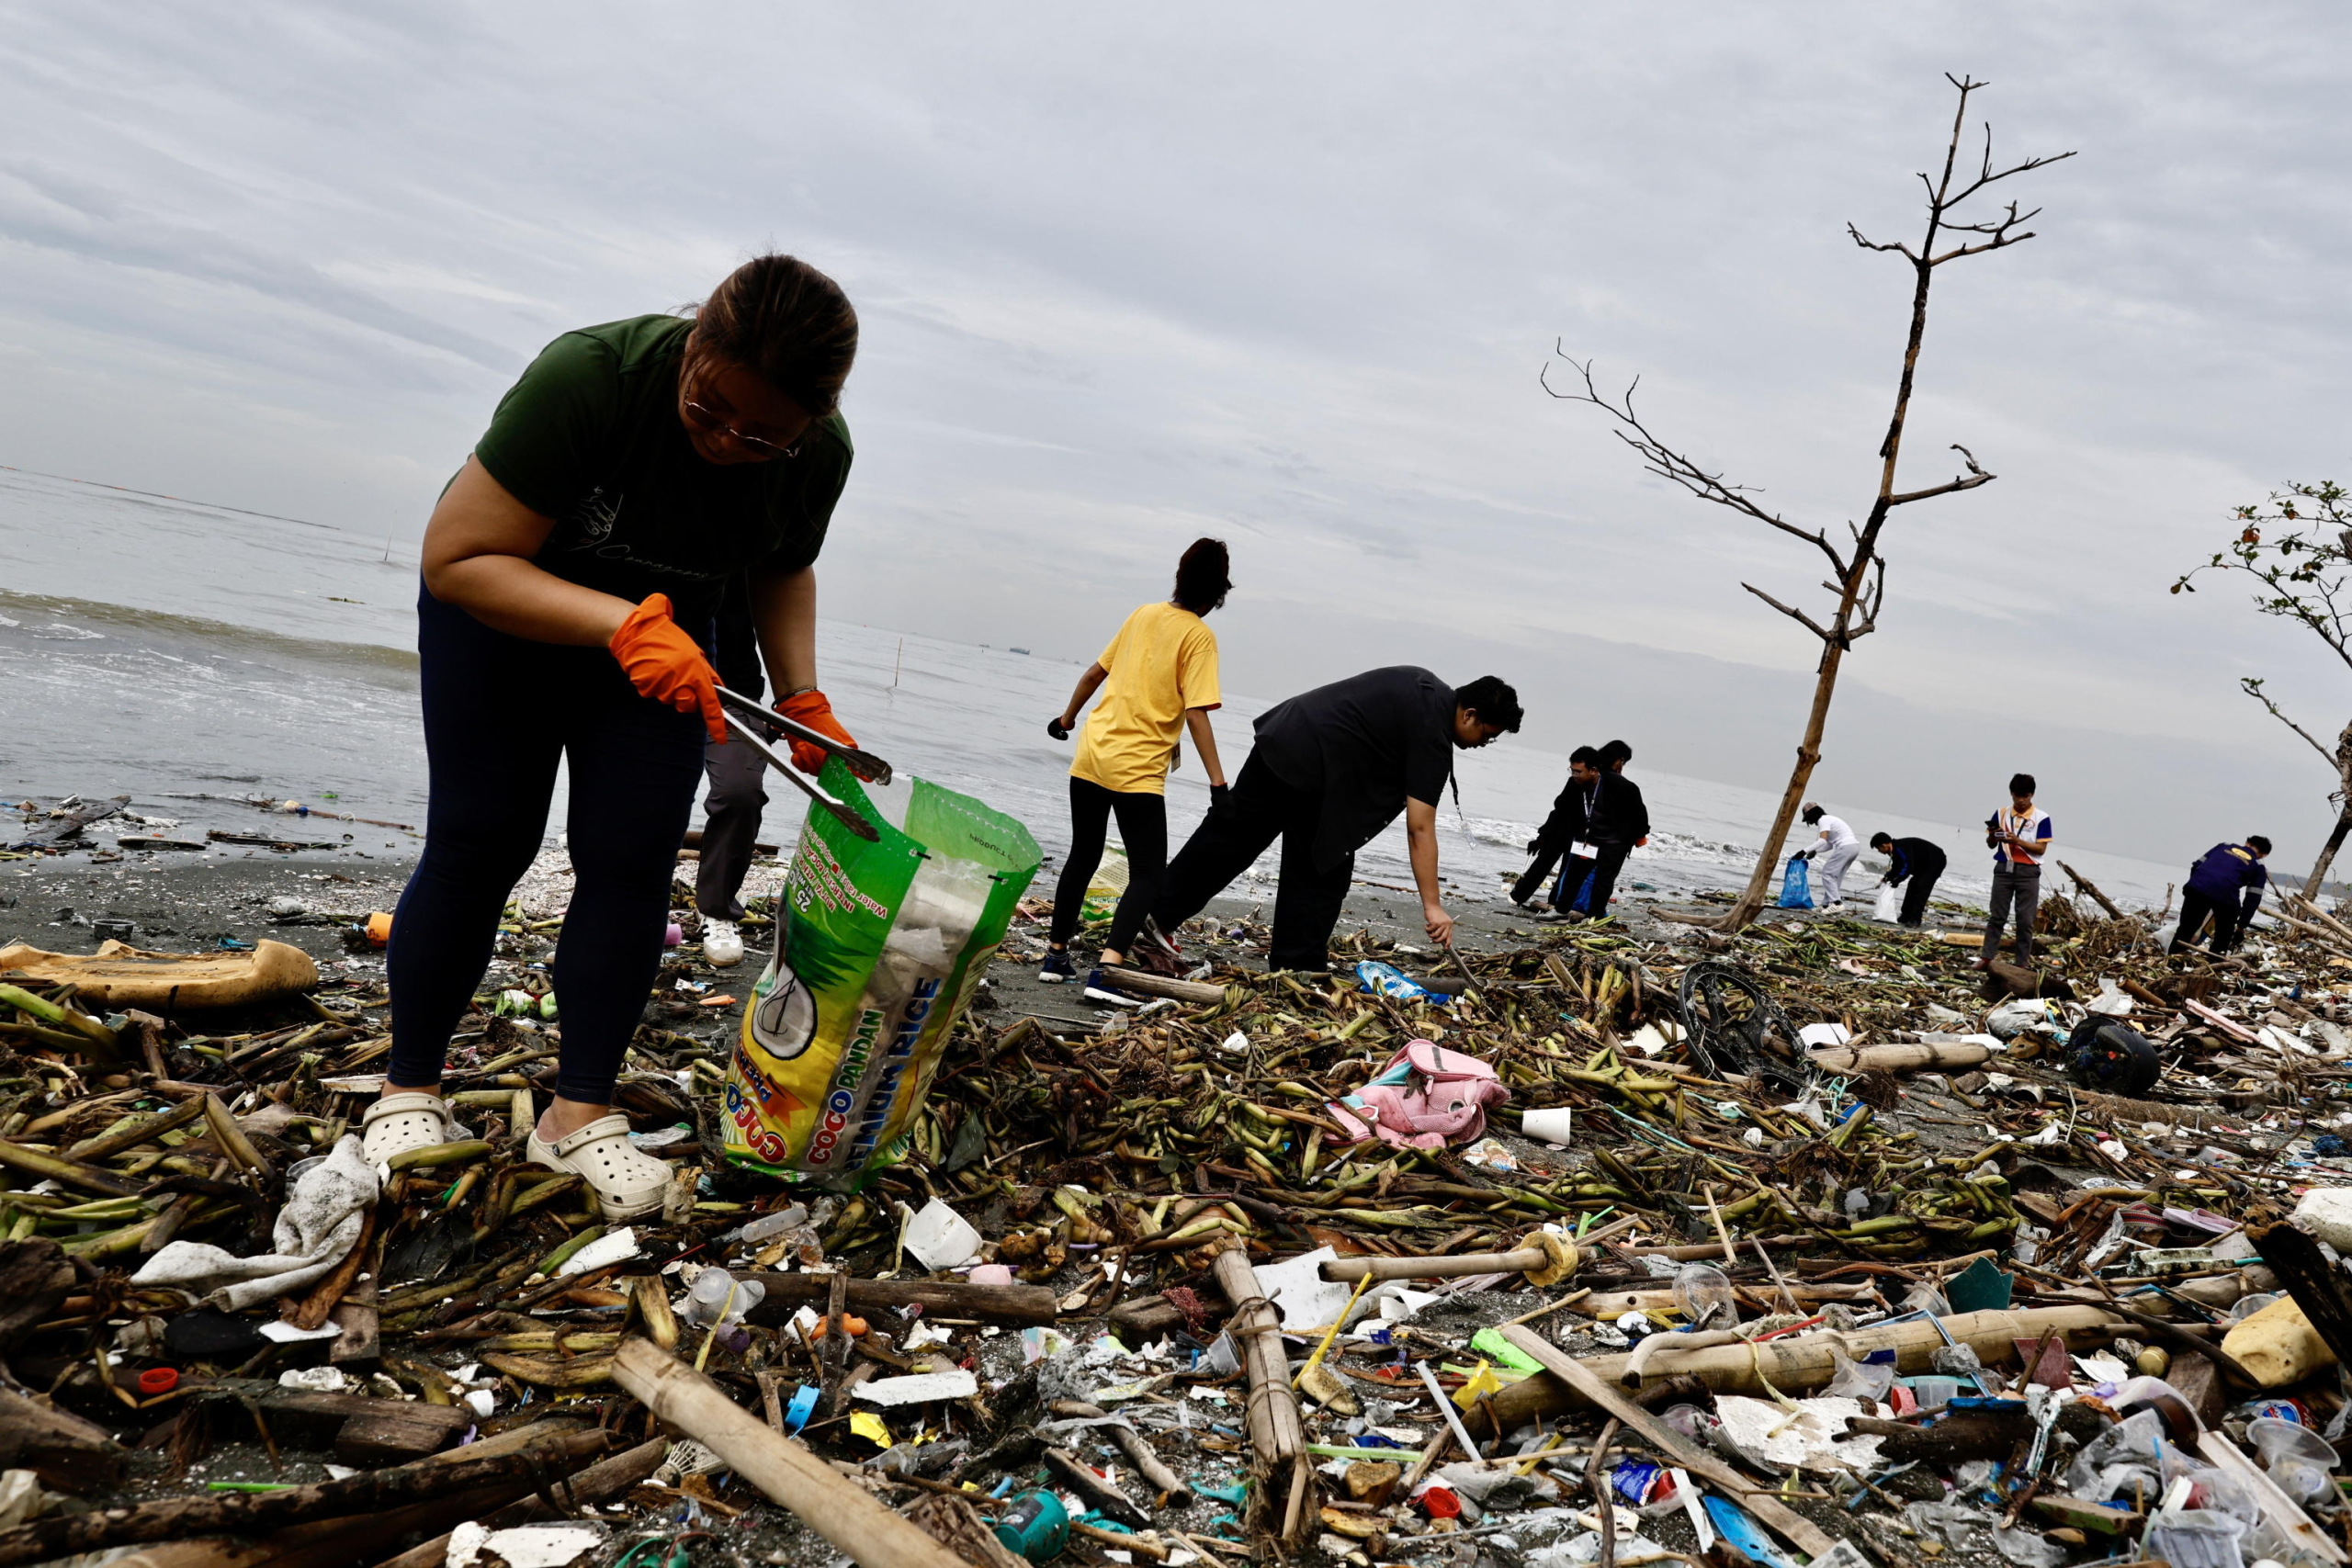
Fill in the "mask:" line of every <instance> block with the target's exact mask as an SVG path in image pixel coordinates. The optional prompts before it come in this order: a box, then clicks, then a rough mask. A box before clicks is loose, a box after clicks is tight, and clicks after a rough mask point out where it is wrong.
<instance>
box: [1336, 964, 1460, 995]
mask: <svg viewBox="0 0 2352 1568" xmlns="http://www.w3.org/2000/svg"><path fill="white" fill-rule="evenodd" d="M1356 984H1357V986H1358V987H1361V988H1362V989H1363V990H1364V991H1366V992H1368V993H1369V994H1371V995H1373V996H1375V997H1386V998H1388V999H1389V1000H1390V1001H1392V1002H1434V1003H1436V1004H1437V1005H1438V1006H1439V1007H1446V1006H1450V1005H1451V1004H1452V1003H1453V998H1452V997H1449V996H1447V995H1446V994H1445V993H1444V992H1443V991H1432V990H1430V988H1429V987H1427V986H1424V985H1422V984H1421V983H1420V982H1419V981H1418V980H1416V979H1414V978H1413V977H1412V976H1409V975H1408V974H1406V973H1405V972H1404V971H1403V970H1401V969H1399V968H1397V966H1396V965H1395V964H1376V963H1374V962H1373V961H1372V960H1371V959H1369V958H1367V959H1365V960H1363V962H1362V963H1360V964H1357V965H1356Z"/></svg>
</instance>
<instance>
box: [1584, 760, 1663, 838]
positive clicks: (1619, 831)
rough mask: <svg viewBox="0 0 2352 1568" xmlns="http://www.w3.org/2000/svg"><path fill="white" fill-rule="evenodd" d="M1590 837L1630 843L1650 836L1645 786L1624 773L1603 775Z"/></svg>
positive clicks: (1590, 828) (1589, 832)
mask: <svg viewBox="0 0 2352 1568" xmlns="http://www.w3.org/2000/svg"><path fill="white" fill-rule="evenodd" d="M1587 836H1588V837H1589V838H1590V839H1591V840H1592V841H1593V842H1594V843H1596V844H1624V845H1627V846H1631V845H1634V844H1636V843H1639V842H1640V841H1641V840H1644V839H1646V838H1648V837H1649V836H1650V808H1649V807H1648V805H1647V804H1646V803H1645V802H1644V800H1643V799H1642V786H1641V785H1639V784H1635V783H1634V781H1633V780H1631V779H1629V778H1627V777H1626V776H1625V775H1624V774H1623V773H1603V774H1601V775H1600V805H1599V806H1598V807H1595V809H1594V811H1593V814H1592V821H1591V823H1590V824H1589V827H1588V829H1587Z"/></svg>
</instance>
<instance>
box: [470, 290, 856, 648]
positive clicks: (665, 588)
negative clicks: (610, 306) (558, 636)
mask: <svg viewBox="0 0 2352 1568" xmlns="http://www.w3.org/2000/svg"><path fill="white" fill-rule="evenodd" d="M693 325H694V323H693V322H691V321H680V320H678V319H677V318H676V317H673V316H639V317H635V318H633V319H631V320H629V321H610V322H607V323H605V325H603V326H600V327H584V328H582V329H581V330H580V331H578V332H573V333H564V334H563V335H562V336H561V337H560V338H558V339H556V340H555V341H554V342H553V343H551V344H548V346H547V347H546V348H545V349H543V350H541V351H540V353H539V356H538V358H537V359H535V360H533V361H532V362H531V366H530V368H528V369H526V370H525V371H524V372H523V378H522V379H521V380H519V381H517V382H515V385H514V386H513V387H512V388H510V389H508V390H507V393H506V396H505V397H503V398H502V399H500V400H499V404H498V412H496V413H494V414H492V416H491V421H490V428H489V429H488V430H486V431H484V432H483V433H482V437H481V440H480V441H478V442H476V443H475V444H474V457H475V458H476V459H477V460H478V461H479V462H480V463H481V466H482V468H483V469H484V470H485V471H486V472H488V473H489V475H490V477H491V478H492V479H496V480H497V481H498V482H499V484H500V485H502V486H503V487H504V488H505V490H506V492H507V493H508V494H510V495H512V496H513V497H514V498H515V500H517V501H519V502H522V503H523V504H524V505H525V506H527V507H529V508H530V509H531V510H532V511H534V512H536V513H539V514H540V515H541V516H544V517H552V518H553V519H555V528H554V530H553V531H552V532H551V533H549V534H548V541H547V543H546V544H544V545H542V546H540V547H539V553H538V554H537V556H536V557H534V560H535V562H536V563H537V565H538V566H539V567H540V568H541V569H542V570H546V571H548V572H551V573H553V574H554V575H555V576H557V577H560V578H562V579H563V580H564V581H568V582H577V583H579V584H581V585H582V587H586V588H594V589H596V590H597V591H598V592H605V593H611V594H615V595H616V596H618V597H620V598H623V599H626V600H628V602H629V603H630V604H639V603H641V602H642V601H643V600H644V598H645V596H646V595H647V594H649V593H655V592H660V593H666V594H668V595H669V596H670V603H671V605H672V607H673V612H674V615H675V618H676V620H677V622H678V624H679V625H680V626H685V627H689V628H692V627H696V626H702V625H703V624H704V623H706V622H707V620H708V619H709V618H710V616H711V615H713V614H714V613H715V612H716V611H717V610H718V599H719V593H720V591H721V590H722V589H723V588H724V587H725V586H726V583H727V579H728V578H729V576H731V575H733V574H734V573H736V572H739V571H741V570H744V569H746V568H750V569H752V570H765V571H777V572H786V573H790V572H796V571H798V570H801V569H802V568H804V567H806V566H808V565H809V563H810V562H812V561H814V560H815V559H816V558H817V552H818V551H819V550H820V549H821V548H822V547H824V543H825V530H826V528H827V526H828V525H829V524H830V523H831V519H832V515H833V507H834V504H835V502H838V501H839V500H840V499H841V493H842V486H843V485H844V484H845V483H846V482H847V481H848V479H849V468H850V460H851V456H852V454H851V449H850V441H849V426H848V425H846V424H844V423H842V419H841V416H840V415H839V414H831V415H828V416H827V417H826V418H824V419H822V420H820V421H819V422H818V423H816V424H815V425H814V426H812V427H811V428H810V430H809V434H807V435H806V436H805V437H803V438H802V440H801V443H800V451H799V456H797V457H778V458H776V459H775V460H774V461H772V462H766V463H726V464H722V463H710V462H706V461H704V460H703V458H702V457H700V456H699V455H698V454H696V452H695V449H694V443H693V441H692V439H691V438H689V437H688V435H687V434H686V428H685V425H684V423H681V422H680V420H679V417H678V367H679V362H680V359H681V356H682V355H683V353H684V348H685V342H686V334H687V333H688V332H689V331H690V330H691V329H692V328H693Z"/></svg>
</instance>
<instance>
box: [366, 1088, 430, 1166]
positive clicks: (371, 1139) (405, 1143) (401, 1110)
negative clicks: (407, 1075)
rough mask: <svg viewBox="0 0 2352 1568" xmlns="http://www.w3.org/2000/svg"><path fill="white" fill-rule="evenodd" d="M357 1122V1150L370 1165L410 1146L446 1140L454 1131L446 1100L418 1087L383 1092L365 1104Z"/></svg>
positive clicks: (410, 1147) (426, 1146)
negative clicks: (359, 1130)
mask: <svg viewBox="0 0 2352 1568" xmlns="http://www.w3.org/2000/svg"><path fill="white" fill-rule="evenodd" d="M359 1125H360V1128H361V1134H362V1135H361V1139H360V1145H359V1153H360V1156H361V1157H363V1158H364V1159H366V1160H367V1162H368V1164H369V1165H371V1166H373V1165H381V1164H383V1163H384V1162H385V1161H386V1160H388V1159H390V1158H391V1157H392V1156H394V1155H397V1154H404V1153H406V1152H407V1151H408V1150H410V1149H429V1148H431V1147H433V1146H434V1145H435V1144H446V1143H447V1142H448V1141H449V1140H450V1138H451V1136H452V1135H453V1134H451V1132H450V1125H451V1123H450V1121H449V1102H448V1101H447V1100H444V1099H442V1098H441V1097H440V1096H439V1095H437V1094H427V1093H426V1092H425V1091H424V1090H423V1089H411V1090H408V1091H407V1092H406V1093H402V1094H388V1095H385V1096H384V1097H383V1098H382V1099H380V1100H377V1101H376V1103H375V1104H373V1105H371V1106H369V1107H368V1110H367V1112H366V1114H364V1115H362V1116H361V1117H360V1118H359Z"/></svg>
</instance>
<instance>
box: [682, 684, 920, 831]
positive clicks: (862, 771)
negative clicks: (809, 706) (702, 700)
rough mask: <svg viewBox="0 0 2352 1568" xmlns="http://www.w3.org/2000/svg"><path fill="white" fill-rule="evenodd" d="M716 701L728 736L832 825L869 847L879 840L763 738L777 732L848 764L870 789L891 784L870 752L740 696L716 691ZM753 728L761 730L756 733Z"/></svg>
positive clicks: (846, 805) (723, 689)
mask: <svg viewBox="0 0 2352 1568" xmlns="http://www.w3.org/2000/svg"><path fill="white" fill-rule="evenodd" d="M718 701H719V705H721V706H722V707H724V708H725V709H726V710H727V714H726V718H727V728H729V729H731V730H733V731H734V732H735V734H736V735H737V736H738V737H740V738H741V739H742V740H743V742H744V743H745V744H746V745H748V746H750V747H751V749H752V750H754V751H757V752H758V753H759V754H760V755H761V756H762V757H763V758H764V759H766V761H767V764H768V766H770V767H772V768H774V769H775V771H776V772H777V773H781V774H782V775H784V777H786V779H788V780H790V781H791V782H792V784H794V785H795V786H796V787H797V788H798V789H799V790H800V791H801V793H803V794H804V795H808V797H809V799H811V800H813V801H815V802H816V803H817V804H818V805H820V806H821V807H824V808H825V809H826V810H827V811H829V812H831V813H832V815H833V818H834V820H835V821H838V822H839V823H841V825H842V827H844V828H847V829H849V830H850V831H851V832H853V833H855V834H856V835H857V836H858V837H859V838H861V839H865V840H869V841H872V840H879V839H880V838H881V837H882V834H881V832H880V830H879V829H876V827H875V826H874V824H873V823H871V822H868V821H867V820H866V819H865V817H864V816H863V815H861V814H860V813H859V812H858V810H857V809H856V807H853V806H851V805H850V804H849V803H848V802H847V801H844V800H840V799H837V798H835V796H834V795H833V794H832V793H831V791H830V790H828V789H826V788H825V786H824V785H822V784H819V783H818V782H817V781H816V780H815V779H812V778H810V777H809V775H808V774H807V773H802V772H801V771H800V770H799V769H798V768H796V767H794V766H793V765H792V759H791V758H790V757H788V756H786V755H784V754H783V753H781V752H779V751H777V750H775V748H774V747H772V746H770V745H769V744H768V733H769V732H771V731H775V730H782V731H783V732H784V734H785V735H786V736H787V737H788V738H790V739H795V740H805V741H807V742H808V743H809V745H811V746H814V747H816V748H817V749H818V750H821V751H826V752H830V753H831V754H832V755H833V756H836V757H839V758H840V759H841V760H842V761H844V762H847V763H848V764H849V765H850V768H851V770H852V771H853V772H854V773H857V774H858V775H859V776H860V777H862V778H865V779H868V780H870V781H872V782H873V783H875V784H888V783H889V782H890V764H889V763H888V762H886V761H883V760H882V759H881V758H879V757H877V756H876V755H875V754H874V753H873V752H871V751H865V750H859V749H858V748H857V747H855V746H845V745H843V744H842V742H840V741H839V740H836V739H833V738H832V737H831V736H830V735H827V734H826V733H824V732H823V731H822V730H819V729H811V728H809V727H808V726H807V725H805V724H802V723H800V722H799V721H798V720H797V719H790V718H786V717H785V716H784V715H782V714H780V713H778V712H776V711H775V709H774V708H772V707H769V706H768V705H766V704H764V703H761V702H756V701H754V700H753V699H752V698H750V697H747V696H745V695H743V694H741V692H730V691H729V690H728V689H727V688H726V687H724V686H721V687H719V688H718ZM755 726H764V727H765V728H755Z"/></svg>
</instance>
